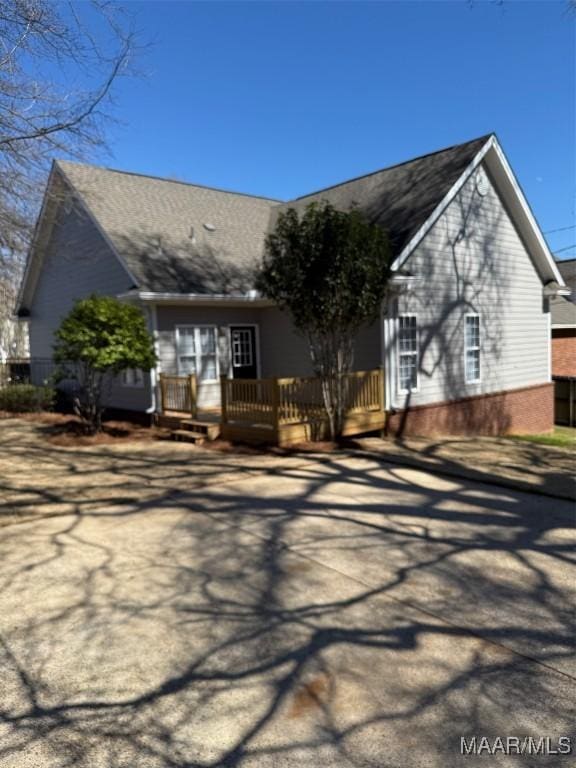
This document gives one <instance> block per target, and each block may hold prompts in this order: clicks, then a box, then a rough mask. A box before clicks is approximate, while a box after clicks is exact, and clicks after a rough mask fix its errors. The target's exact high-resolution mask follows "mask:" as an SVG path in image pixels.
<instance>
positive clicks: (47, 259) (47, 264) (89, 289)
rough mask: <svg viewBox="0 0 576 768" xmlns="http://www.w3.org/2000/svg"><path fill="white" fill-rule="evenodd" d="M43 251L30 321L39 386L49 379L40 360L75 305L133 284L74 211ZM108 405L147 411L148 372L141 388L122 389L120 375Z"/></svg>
mask: <svg viewBox="0 0 576 768" xmlns="http://www.w3.org/2000/svg"><path fill="white" fill-rule="evenodd" d="M43 253H44V260H43V263H42V268H41V271H40V275H39V278H38V284H37V286H36V290H35V291H34V295H33V297H32V301H31V306H30V322H29V327H30V355H31V357H33V358H39V359H40V361H39V363H38V365H37V366H36V367H37V375H35V374H33V376H34V379H33V381H34V383H37V384H41V383H43V381H44V379H45V378H46V375H45V371H46V365H45V364H43V363H42V359H50V358H51V357H52V345H53V343H54V333H55V331H56V330H57V328H58V327H59V326H60V323H61V322H62V320H63V319H64V317H65V316H66V315H67V314H68V312H69V311H70V310H71V309H72V306H73V305H74V302H75V301H76V300H77V299H81V298H84V297H86V296H88V295H90V294H91V293H95V294H98V295H101V296H115V295H117V294H118V293H122V292H124V291H127V290H129V289H130V287H131V286H132V284H133V280H132V278H131V277H130V275H128V273H127V272H126V270H125V269H124V267H123V266H122V265H121V263H120V262H119V261H118V259H117V257H116V256H115V255H114V253H113V252H112V251H111V249H110V246H109V245H108V243H107V242H106V241H105V240H104V238H103V237H102V235H101V234H100V232H99V231H98V229H97V228H96V226H95V225H94V223H93V222H92V221H91V220H90V218H89V217H88V216H87V215H86V214H84V213H83V212H82V211H80V210H78V209H76V208H72V210H70V211H69V212H68V213H65V212H64V211H61V214H60V215H59V217H58V219H57V221H56V224H55V225H54V229H53V231H52V233H51V236H50V238H49V240H48V242H47V244H46V246H45V249H44V252H43ZM60 386H61V387H62V388H64V387H65V385H64V384H61V385H60ZM105 401H106V405H107V406H109V407H112V408H122V409H126V410H132V411H145V410H146V409H147V408H149V407H150V403H151V386H150V374H149V373H148V372H146V373H144V374H143V382H142V385H139V386H123V384H122V380H121V377H116V379H115V380H114V381H113V382H112V385H111V388H110V390H109V391H107V393H106V398H105Z"/></svg>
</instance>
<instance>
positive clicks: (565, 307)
mask: <svg viewBox="0 0 576 768" xmlns="http://www.w3.org/2000/svg"><path fill="white" fill-rule="evenodd" d="M571 261H573V260H572V259H571ZM558 267H559V269H560V270H561V271H562V272H563V273H564V271H563V270H562V262H558ZM564 274H565V273H564ZM566 282H568V280H567V281H566ZM550 308H551V314H552V378H553V379H554V382H555V390H556V417H555V418H556V422H557V423H558V424H568V425H569V426H576V305H575V304H573V303H572V302H571V301H569V300H568V299H567V298H565V297H564V296H557V297H556V298H554V299H552V300H551V302H550Z"/></svg>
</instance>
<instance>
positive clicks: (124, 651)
mask: <svg viewBox="0 0 576 768" xmlns="http://www.w3.org/2000/svg"><path fill="white" fill-rule="evenodd" d="M22 447H23V445H22V444H20V446H18V441H15V442H14V445H13V447H12V448H13V453H12V454H11V462H12V466H13V468H14V471H15V472H16V467H17V466H18V461H19V460H22V461H23V465H24V464H25V463H26V461H28V462H31V463H34V462H35V463H36V465H37V466H38V467H40V466H41V463H42V462H44V467H45V469H46V468H47V467H48V466H49V467H50V468H51V469H50V471H49V472H48V474H49V475H50V478H51V479H48V478H47V476H46V474H45V475H44V476H42V474H41V472H40V471H38V473H37V474H36V475H34V474H29V475H25V474H24V476H22V474H21V473H20V475H19V480H18V482H16V479H17V478H16V476H15V475H12V476H10V477H8V478H7V479H4V480H3V481H2V484H3V485H4V489H3V490H4V491H5V492H6V493H7V494H8V493H9V498H10V501H9V502H7V503H9V504H14V503H18V504H20V505H21V506H20V509H22V510H25V509H26V505H29V506H30V505H32V506H34V507H35V509H36V513H37V514H38V513H41V511H42V507H43V505H44V506H45V507H46V508H47V509H48V510H49V511H50V510H51V511H52V512H53V513H54V514H58V516H55V517H51V518H49V519H43V520H36V521H34V522H27V523H24V524H18V525H10V526H6V527H4V528H2V529H0V532H1V537H0V563H1V564H0V617H1V618H0V628H1V642H2V645H1V648H0V655H1V657H2V659H1V667H0V668H1V669H2V672H1V673H0V675H1V677H2V692H3V693H2V700H1V702H0V765H1V766H2V767H3V768H4V766H18V768H20V767H21V766H26V765H42V766H47V767H48V768H51V766H57V767H58V768H63V767H64V766H80V767H81V768H84V767H86V768H88V767H90V768H94V767H95V766H96V767H97V766H107V767H108V768H115V767H116V766H118V767H120V766H147V767H148V766H152V767H153V768H156V766H178V767H179V768H183V767H184V766H188V767H189V768H192V767H193V766H198V767H200V766H202V768H207V767H209V766H210V767H212V766H214V767H215V766H230V767H231V768H232V767H234V766H242V767H244V766H299V767H301V766H306V767H309V768H312V767H314V768H317V766H323V765H335V766H375V767H376V766H377V767H378V768H386V767H387V766H390V767H391V768H392V766H393V767H394V768H399V767H401V766H414V765H419V764H422V765H431V766H457V765H460V764H462V765H466V764H470V759H471V758H470V757H464V756H461V755H460V738H461V737H462V736H464V737H471V736H473V735H478V736H481V735H486V736H488V737H489V738H494V737H495V736H498V735H499V736H507V735H515V736H525V735H531V736H534V737H538V736H541V735H542V736H550V737H551V738H552V739H557V738H558V736H560V735H569V734H570V731H569V729H570V728H571V724H572V722H573V714H574V711H573V710H574V706H573V705H574V684H573V677H572V675H573V674H574V672H573V668H572V667H571V664H572V662H573V658H574V656H573V638H574V626H573V612H572V608H571V606H572V605H573V599H574V585H575V580H574V547H573V537H572V531H571V530H570V528H569V525H570V523H569V516H570V508H569V505H568V504H567V503H564V502H561V501H558V502H557V503H555V502H551V501H550V500H549V499H545V498H543V497H541V498H538V497H531V496H528V495H523V494H521V493H512V492H508V491H502V490H501V489H496V488H490V487H489V486H483V485H474V484H473V483H470V482H466V481H458V480H455V479H450V480H448V479H439V478H434V477H433V476H431V475H429V474H426V473H424V472H421V471H418V470H414V469H407V468H402V467H385V466H383V465H382V463H381V462H379V461H378V460H376V459H371V458H370V457H366V456H357V457H350V456H344V455H333V456H326V457H324V458H323V459H322V461H315V460H303V459H302V458H301V457H294V458H278V457H269V458H266V457H258V456H254V457H251V456H242V457H238V456H237V457H232V458H231V457H229V456H222V455H219V454H215V453H208V452H203V451H194V450H190V451H188V452H184V451H181V450H180V449H178V451H176V452H172V451H171V450H170V451H168V450H164V451H158V452H156V453H153V452H150V451H152V449H147V451H142V452H139V451H134V452H133V453H131V454H130V455H127V456H120V455H116V454H114V453H113V452H112V453H111V452H110V451H108V450H104V449H102V450H92V449H90V450H86V451H84V452H83V453H82V454H81V455H80V454H74V453H73V452H67V451H61V450H54V451H53V450H52V449H51V450H50V455H48V453H47V449H46V448H45V447H42V448H41V449H39V450H38V455H37V456H35V454H34V450H35V449H34V448H33V447H30V446H28V448H27V449H26V451H22V450H21V449H22ZM18 457H25V459H19V458H18ZM70 477H73V478H74V482H72V483H71V484H67V483H68V480H69V478H70ZM42 478H43V479H42ZM58 479H59V480H60V482H58ZM47 486H49V491H46V488H47ZM54 505H56V507H57V508H59V509H60V513H56V512H54V510H55V506H54ZM59 505H60V506H59ZM489 759H490V765H491V766H499V765H508V764H510V758H507V757H504V756H502V755H494V756H491V757H490V758H489ZM537 759H538V764H539V765H540V764H541V765H562V764H563V763H562V760H564V759H565V761H566V762H565V764H566V765H568V764H570V760H571V759H572V758H571V757H569V756H568V757H566V758H563V757H561V756H559V755H555V756H552V757H550V758H549V759H548V758H546V757H541V756H539V757H538V758H537ZM530 760H531V758H529V757H525V758H517V761H520V763H518V762H516V764H525V765H531V764H532V763H531V762H530ZM507 761H508V762H507Z"/></svg>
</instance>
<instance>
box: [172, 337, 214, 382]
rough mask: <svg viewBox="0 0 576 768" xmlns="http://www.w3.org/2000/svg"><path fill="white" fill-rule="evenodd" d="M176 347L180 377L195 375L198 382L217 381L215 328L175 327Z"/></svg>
mask: <svg viewBox="0 0 576 768" xmlns="http://www.w3.org/2000/svg"><path fill="white" fill-rule="evenodd" d="M176 346H177V356H178V373H179V374H180V375H185V374H189V373H195V374H196V376H197V377H198V380H199V381H216V380H217V379H218V360H217V354H216V347H217V340H216V328H215V326H212V325H197V326H191V325H180V326H177V328H176Z"/></svg>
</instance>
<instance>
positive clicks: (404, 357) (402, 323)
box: [398, 315, 418, 392]
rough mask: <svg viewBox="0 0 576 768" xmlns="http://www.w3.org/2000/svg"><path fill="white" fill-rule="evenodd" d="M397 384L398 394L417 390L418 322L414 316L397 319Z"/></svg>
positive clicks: (402, 316)
mask: <svg viewBox="0 0 576 768" xmlns="http://www.w3.org/2000/svg"><path fill="white" fill-rule="evenodd" d="M398 384H399V389H400V392H411V391H412V390H415V389H418V321H417V318H416V315H401V316H400V317H399V318H398Z"/></svg>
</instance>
